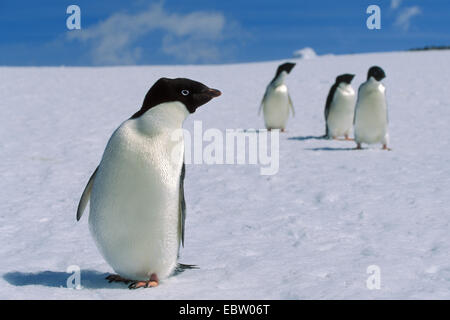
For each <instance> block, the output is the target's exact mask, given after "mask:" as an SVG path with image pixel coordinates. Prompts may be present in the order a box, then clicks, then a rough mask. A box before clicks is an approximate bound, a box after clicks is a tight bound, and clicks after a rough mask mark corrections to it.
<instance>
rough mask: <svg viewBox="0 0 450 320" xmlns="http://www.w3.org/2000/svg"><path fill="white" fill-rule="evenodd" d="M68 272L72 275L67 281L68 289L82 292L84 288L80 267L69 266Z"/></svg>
mask: <svg viewBox="0 0 450 320" xmlns="http://www.w3.org/2000/svg"><path fill="white" fill-rule="evenodd" d="M66 272H67V273H71V275H70V276H69V277H68V278H67V281H66V286H67V288H69V289H77V290H80V289H81V288H82V287H81V269H80V267H79V266H77V265H71V266H68V267H67V270H66Z"/></svg>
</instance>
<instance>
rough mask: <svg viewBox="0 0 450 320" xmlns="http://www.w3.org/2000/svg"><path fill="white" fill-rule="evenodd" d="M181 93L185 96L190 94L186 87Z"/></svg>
mask: <svg viewBox="0 0 450 320" xmlns="http://www.w3.org/2000/svg"><path fill="white" fill-rule="evenodd" d="M181 94H182V95H183V96H187V95H188V94H189V90H186V89H184V90H181Z"/></svg>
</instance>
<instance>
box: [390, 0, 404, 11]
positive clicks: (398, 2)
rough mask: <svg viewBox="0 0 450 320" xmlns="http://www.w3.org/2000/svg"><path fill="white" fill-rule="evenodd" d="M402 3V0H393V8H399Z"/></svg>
mask: <svg viewBox="0 0 450 320" xmlns="http://www.w3.org/2000/svg"><path fill="white" fill-rule="evenodd" d="M401 4H402V0H391V9H394V10H395V9H397V8H398V7H400V5H401Z"/></svg>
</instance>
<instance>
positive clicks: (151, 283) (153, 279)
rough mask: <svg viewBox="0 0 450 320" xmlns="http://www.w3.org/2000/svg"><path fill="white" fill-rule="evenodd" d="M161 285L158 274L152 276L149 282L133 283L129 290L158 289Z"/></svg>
mask: <svg viewBox="0 0 450 320" xmlns="http://www.w3.org/2000/svg"><path fill="white" fill-rule="evenodd" d="M158 284H159V280H158V277H157V276H156V274H154V273H153V274H152V275H151V277H150V280H147V281H139V280H138V281H132V282H131V284H130V285H129V286H128V289H139V288H153V287H157V286H158Z"/></svg>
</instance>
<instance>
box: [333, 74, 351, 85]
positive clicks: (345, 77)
mask: <svg viewBox="0 0 450 320" xmlns="http://www.w3.org/2000/svg"><path fill="white" fill-rule="evenodd" d="M354 77H355V75H354V74H349V73H345V74H341V75H339V76H337V77H336V83H337V84H339V83H341V82H344V83H348V84H350V83H351V82H352V80H353V78H354Z"/></svg>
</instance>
